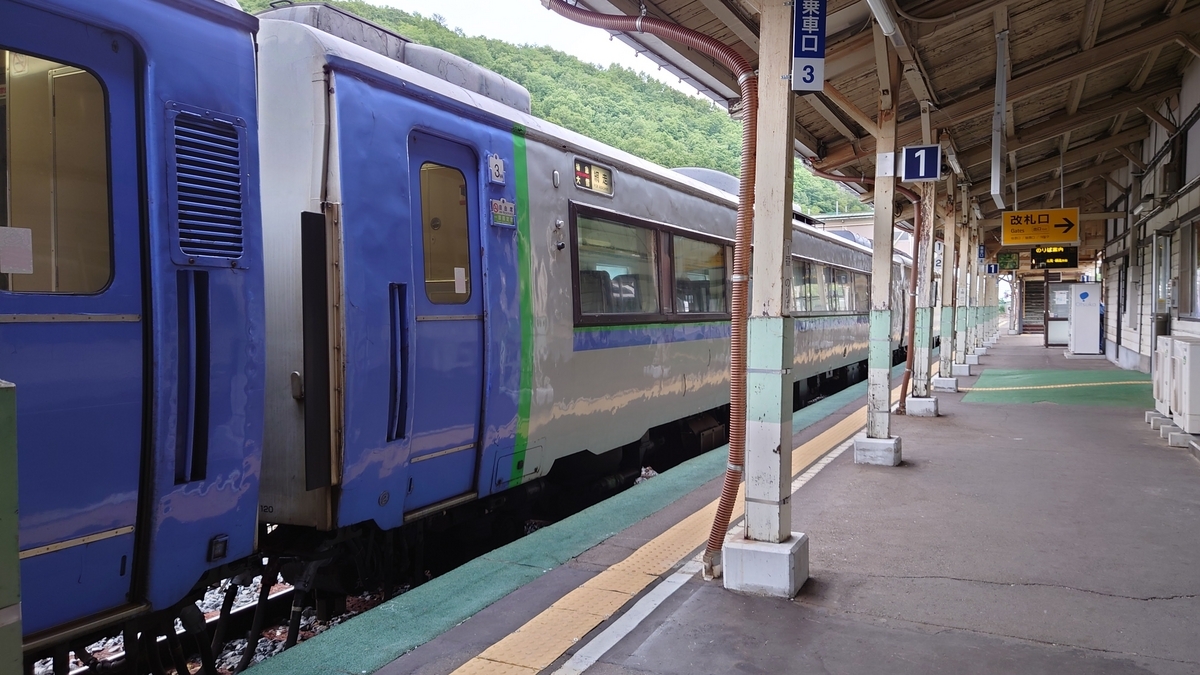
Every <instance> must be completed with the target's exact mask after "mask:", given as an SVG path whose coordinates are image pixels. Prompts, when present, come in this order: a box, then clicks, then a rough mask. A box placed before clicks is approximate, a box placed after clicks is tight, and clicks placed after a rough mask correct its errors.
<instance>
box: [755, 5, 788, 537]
mask: <svg viewBox="0 0 1200 675" xmlns="http://www.w3.org/2000/svg"><path fill="white" fill-rule="evenodd" d="M763 5H764V6H763V8H762V12H763V14H762V21H761V24H760V25H761V28H760V35H759V40H760V44H761V46H762V50H761V51H760V52H759V79H758V149H757V152H756V155H755V162H754V166H755V183H754V251H755V253H754V263H753V265H754V266H753V268H752V273H751V278H752V279H753V280H754V282H753V287H752V288H753V294H752V296H751V300H750V319H749V348H748V351H747V355H746V365H747V368H746V392H747V394H746V474H745V475H746V487H745V495H746V538H747V539H753V540H755V541H765V542H772V543H775V542H781V541H784V540H785V539H787V538H788V537H789V536H790V535H791V513H792V510H791V506H790V504H789V503H788V502H789V498H790V497H791V485H792V461H791V460H792V453H791V449H792V377H791V370H792V360H793V358H794V355H793V352H792V343H793V340H794V339H795V338H794V333H793V319H792V317H791V302H792V256H791V250H792V167H793V162H792V124H793V123H794V119H795V116H794V115H793V105H794V101H795V97H794V96H793V94H792V90H791V83H790V82H789V81H788V80H787V79H785V78H786V75H787V74H788V73H789V72H790V71H791V66H792V62H791V46H792V45H791V25H792V8H791V7H790V6H785V5H784V0H769V1H767V2H764V3H763Z"/></svg>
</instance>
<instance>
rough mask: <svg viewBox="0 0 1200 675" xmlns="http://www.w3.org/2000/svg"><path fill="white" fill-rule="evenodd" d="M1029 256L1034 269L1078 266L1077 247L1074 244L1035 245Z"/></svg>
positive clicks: (1057, 268)
mask: <svg viewBox="0 0 1200 675" xmlns="http://www.w3.org/2000/svg"><path fill="white" fill-rule="evenodd" d="M1029 257H1030V260H1031V265H1030V266H1031V267H1032V268H1033V269H1035V270H1061V269H1070V268H1073V267H1079V249H1078V248H1077V247H1075V246H1035V247H1034V249H1033V250H1032V251H1031V252H1030V254H1029Z"/></svg>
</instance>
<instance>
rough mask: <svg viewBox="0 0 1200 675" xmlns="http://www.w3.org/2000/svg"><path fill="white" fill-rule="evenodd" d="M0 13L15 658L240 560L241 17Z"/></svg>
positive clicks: (251, 81) (250, 431)
mask: <svg viewBox="0 0 1200 675" xmlns="http://www.w3.org/2000/svg"><path fill="white" fill-rule="evenodd" d="M0 15H3V16H4V17H5V20H4V21H3V22H0V50H3V51H2V52H0V59H3V61H4V71H5V78H4V79H5V81H6V84H7V87H6V92H5V96H4V99H3V104H2V106H0V109H3V110H4V111H5V112H4V116H5V117H7V123H8V124H7V125H3V124H0V128H4V129H5V131H6V132H8V131H11V137H10V138H9V139H8V142H7V143H6V145H7V150H8V151H9V152H8V153H7V156H6V157H5V158H4V159H3V160H0V162H3V163H4V169H3V172H4V173H5V174H7V176H6V177H7V179H8V181H9V185H10V186H11V188H12V189H11V191H10V194H11V196H12V199H11V201H10V202H9V203H8V204H7V207H8V208H7V212H6V213H3V214H0V219H3V221H4V222H3V224H4V225H7V226H9V227H11V228H15V229H17V230H20V229H24V230H25V231H26V232H27V233H29V234H30V238H31V243H32V246H31V249H32V250H31V251H30V252H29V253H30V259H31V265H30V267H29V269H28V270H27V271H26V273H13V274H8V275H5V276H4V280H3V285H2V288H3V290H0V313H2V314H3V315H4V317H5V319H4V320H3V321H4V323H5V324H6V325H5V327H4V329H3V331H0V354H3V356H0V376H3V377H4V378H5V379H9V380H13V381H15V382H16V383H17V385H18V387H19V391H20V396H19V399H18V411H17V415H18V426H19V428H20V433H21V444H20V461H19V466H20V469H19V471H20V473H19V481H20V487H19V490H20V495H19V498H20V523H19V526H20V546H21V556H20V557H21V575H22V600H23V603H24V605H23V606H24V622H23V628H24V630H25V633H26V635H25V648H26V651H27V655H32V654H34V653H37V652H39V651H41V650H44V649H45V648H47V647H49V646H50V645H52V644H54V643H55V642H57V641H59V640H62V639H65V638H67V637H70V636H75V635H79V636H82V635H86V634H88V633H89V632H91V631H99V630H103V629H104V628H105V626H107V625H110V624H112V623H114V622H117V621H122V620H125V619H128V618H130V617H135V616H137V615H139V614H144V613H147V612H151V611H157V610H164V609H168V608H170V607H171V606H173V605H175V604H176V603H178V602H179V601H180V600H181V599H182V598H184V597H185V595H186V594H187V593H188V592H190V591H191V590H192V589H193V588H194V587H195V586H196V584H197V583H202V579H203V578H205V577H206V576H207V575H208V574H210V573H212V572H213V570H216V569H219V568H221V567H222V566H224V565H226V564H228V563H229V562H231V561H234V560H237V559H239V558H244V557H246V556H249V555H250V553H251V552H252V551H253V549H254V544H255V534H256V530H255V523H254V513H255V510H256V505H257V497H258V495H257V490H258V471H259V460H260V450H261V442H262V422H261V414H262V398H263V391H262V361H263V348H264V345H263V334H262V330H263V326H262V316H263V311H264V310H263V306H262V292H261V289H262V264H261V242H260V239H259V210H258V197H257V184H256V183H255V182H254V181H252V180H250V177H252V176H255V175H257V157H258V154H257V149H256V143H255V137H256V134H257V128H256V110H255V103H256V92H255V69H254V49H255V47H254V38H253V33H254V31H255V29H256V26H257V21H256V20H255V19H254V18H253V17H250V16H247V15H245V14H243V13H242V12H239V11H237V10H236V9H234V8H232V7H227V6H224V5H222V4H219V3H217V2H210V1H208V0H203V1H202V0H156V1H154V2H145V1H141V0H113V1H111V2H105V3H93V2H86V1H83V0H49V1H46V2H37V3H32V2H29V3H27V2H15V1H14V0H3V1H0ZM214 53H220V54H221V55H222V58H221V59H219V60H213V59H212V55H213V54H214ZM51 102H53V104H51ZM0 133H4V132H0ZM46 195H50V196H49V197H47V196H46ZM6 229H7V228H6Z"/></svg>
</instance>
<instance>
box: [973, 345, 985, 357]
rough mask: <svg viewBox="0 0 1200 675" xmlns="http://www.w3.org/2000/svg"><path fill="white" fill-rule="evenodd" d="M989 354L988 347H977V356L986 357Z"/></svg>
mask: <svg viewBox="0 0 1200 675" xmlns="http://www.w3.org/2000/svg"><path fill="white" fill-rule="evenodd" d="M986 354H987V347H976V348H975V356H984V355H986Z"/></svg>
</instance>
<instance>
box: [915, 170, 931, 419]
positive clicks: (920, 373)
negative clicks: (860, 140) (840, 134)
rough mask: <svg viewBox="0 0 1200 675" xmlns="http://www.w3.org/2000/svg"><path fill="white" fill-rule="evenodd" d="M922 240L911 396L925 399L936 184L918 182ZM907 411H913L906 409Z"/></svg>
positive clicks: (927, 385) (928, 372) (929, 345)
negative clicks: (919, 184)
mask: <svg viewBox="0 0 1200 675" xmlns="http://www.w3.org/2000/svg"><path fill="white" fill-rule="evenodd" d="M920 187H921V222H923V223H924V224H925V226H924V227H922V228H921V239H920V241H917V242H915V243H916V246H917V255H916V258H917V269H916V270H913V273H914V274H916V275H917V311H916V330H915V331H914V333H913V344H912V345H911V346H910V347H909V349H913V350H916V351H914V352H913V388H912V395H913V397H914V398H928V397H929V394H930V392H929V387H930V384H931V382H930V376H931V374H932V373H931V369H932V366H933V361H932V357H933V300H934V298H933V231H934V230H935V229H937V223H936V222H934V217H935V215H934V213H935V209H934V201H935V200H936V199H937V183H934V182H929V183H921V186H920ZM909 414H910V415H911V414H913V411H912V410H909Z"/></svg>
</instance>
